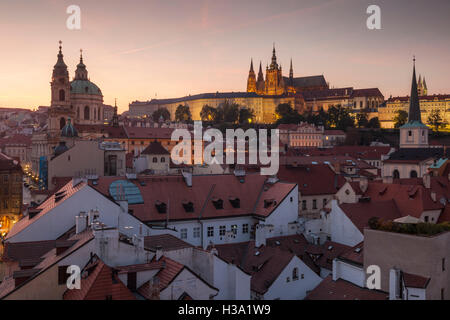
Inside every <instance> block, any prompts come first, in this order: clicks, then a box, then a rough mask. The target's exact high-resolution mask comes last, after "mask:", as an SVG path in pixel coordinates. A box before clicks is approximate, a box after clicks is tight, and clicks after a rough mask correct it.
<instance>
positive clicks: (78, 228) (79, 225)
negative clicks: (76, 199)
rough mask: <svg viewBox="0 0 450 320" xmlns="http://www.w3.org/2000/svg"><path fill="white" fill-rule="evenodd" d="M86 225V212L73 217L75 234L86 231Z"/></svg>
mask: <svg viewBox="0 0 450 320" xmlns="http://www.w3.org/2000/svg"><path fill="white" fill-rule="evenodd" d="M87 224H88V216H87V215H86V212H83V211H81V212H80V214H79V215H77V216H76V217H75V233H76V234H78V233H80V232H83V231H84V230H86V228H87Z"/></svg>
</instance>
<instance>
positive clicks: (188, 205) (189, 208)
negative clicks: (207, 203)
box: [183, 200, 194, 212]
mask: <svg viewBox="0 0 450 320" xmlns="http://www.w3.org/2000/svg"><path fill="white" fill-rule="evenodd" d="M183 208H184V210H185V211H186V212H194V204H193V203H192V201H187V200H186V201H183Z"/></svg>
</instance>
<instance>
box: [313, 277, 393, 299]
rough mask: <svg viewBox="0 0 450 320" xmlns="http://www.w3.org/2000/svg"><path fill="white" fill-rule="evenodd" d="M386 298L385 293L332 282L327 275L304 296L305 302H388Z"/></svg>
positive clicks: (339, 280) (339, 281) (344, 282)
mask: <svg viewBox="0 0 450 320" xmlns="http://www.w3.org/2000/svg"><path fill="white" fill-rule="evenodd" d="M388 298H389V294H387V293H384V292H381V291H376V290H370V289H367V288H361V287H358V286H356V285H354V284H353V283H351V282H348V281H345V280H342V279H338V280H337V281H333V279H332V276H331V275H329V276H328V277H326V278H325V279H324V280H323V281H322V282H321V283H320V284H319V285H318V286H317V287H316V288H315V289H314V290H312V291H311V292H310V293H309V294H308V295H307V296H306V298H305V300H388Z"/></svg>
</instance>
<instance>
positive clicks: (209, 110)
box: [200, 104, 217, 122]
mask: <svg viewBox="0 0 450 320" xmlns="http://www.w3.org/2000/svg"><path fill="white" fill-rule="evenodd" d="M200 118H201V119H202V121H211V122H213V121H216V120H217V110H216V108H213V107H211V106H209V105H207V104H205V105H204V106H203V108H202V110H201V111H200Z"/></svg>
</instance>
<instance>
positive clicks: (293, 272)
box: [292, 268, 298, 280]
mask: <svg viewBox="0 0 450 320" xmlns="http://www.w3.org/2000/svg"><path fill="white" fill-rule="evenodd" d="M292 280H298V268H294V269H293V270H292Z"/></svg>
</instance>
